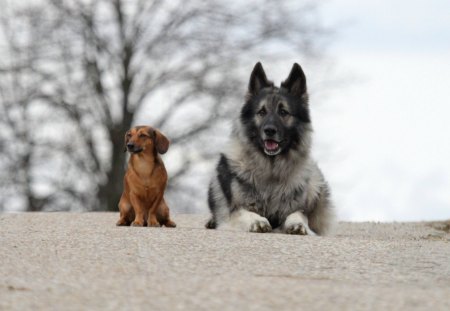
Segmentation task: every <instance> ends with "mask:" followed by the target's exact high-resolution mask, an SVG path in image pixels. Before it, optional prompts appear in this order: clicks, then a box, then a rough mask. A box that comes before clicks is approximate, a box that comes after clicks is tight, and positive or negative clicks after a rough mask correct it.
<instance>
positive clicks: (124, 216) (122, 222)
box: [116, 193, 134, 226]
mask: <svg viewBox="0 0 450 311" xmlns="http://www.w3.org/2000/svg"><path fill="white" fill-rule="evenodd" d="M119 211H120V218H119V220H118V221H117V223H116V225H117V226H129V225H130V224H131V222H132V221H133V219H134V211H133V207H132V206H131V203H130V201H129V200H128V198H127V196H126V195H125V193H122V196H121V197H120V201H119Z"/></svg>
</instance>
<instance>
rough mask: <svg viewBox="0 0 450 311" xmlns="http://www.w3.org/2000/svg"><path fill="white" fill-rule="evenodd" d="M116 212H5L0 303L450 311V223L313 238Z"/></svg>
mask: <svg viewBox="0 0 450 311" xmlns="http://www.w3.org/2000/svg"><path fill="white" fill-rule="evenodd" d="M117 218H118V214H116V213H81V214H75V213H72V214H68V213H52V214H44V213H35V214H0V310H97V309H98V310H100V309H101V310H258V311H260V310H368V309H370V310H450V234H449V232H448V231H449V226H448V223H447V224H445V223H434V224H431V223H389V224H386V223H339V225H338V226H337V228H336V230H335V233H334V235H333V236H328V237H310V236H289V235H283V234H273V233H272V234H268V233H266V234H257V233H240V232H229V231H228V232H226V231H217V230H206V229H204V227H203V224H204V222H205V220H206V216H204V215H174V217H173V218H174V220H175V221H176V222H177V224H178V227H177V228H176V229H168V228H130V227H116V226H115V221H116V220H117Z"/></svg>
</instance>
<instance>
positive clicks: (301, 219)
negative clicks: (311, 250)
mask: <svg viewBox="0 0 450 311" xmlns="http://www.w3.org/2000/svg"><path fill="white" fill-rule="evenodd" d="M283 231H284V232H285V233H287V234H299V235H316V233H315V232H314V231H312V230H311V229H310V228H309V225H308V217H306V216H305V215H304V214H303V213H302V212H300V211H298V212H294V213H292V214H290V215H289V216H288V217H287V218H286V220H285V222H284V225H283Z"/></svg>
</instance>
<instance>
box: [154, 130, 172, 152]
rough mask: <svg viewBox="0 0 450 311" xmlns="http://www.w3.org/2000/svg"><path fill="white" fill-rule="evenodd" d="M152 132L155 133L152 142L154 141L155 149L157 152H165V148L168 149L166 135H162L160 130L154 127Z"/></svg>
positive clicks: (168, 142) (168, 143)
mask: <svg viewBox="0 0 450 311" xmlns="http://www.w3.org/2000/svg"><path fill="white" fill-rule="evenodd" d="M154 133H155V139H154V143H155V148H156V151H158V153H159V154H164V153H166V152H167V150H169V145H170V141H169V139H167V137H166V136H164V135H163V134H162V133H161V132H160V131H158V130H156V129H155V131H154Z"/></svg>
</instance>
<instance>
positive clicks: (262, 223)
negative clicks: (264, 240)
mask: <svg viewBox="0 0 450 311" xmlns="http://www.w3.org/2000/svg"><path fill="white" fill-rule="evenodd" d="M248 231H250V232H260V233H266V232H270V231H272V227H271V226H270V223H269V221H268V220H267V219H266V218H263V217H261V219H258V220H255V221H254V222H253V223H252V224H251V225H250V228H249V230H248Z"/></svg>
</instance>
